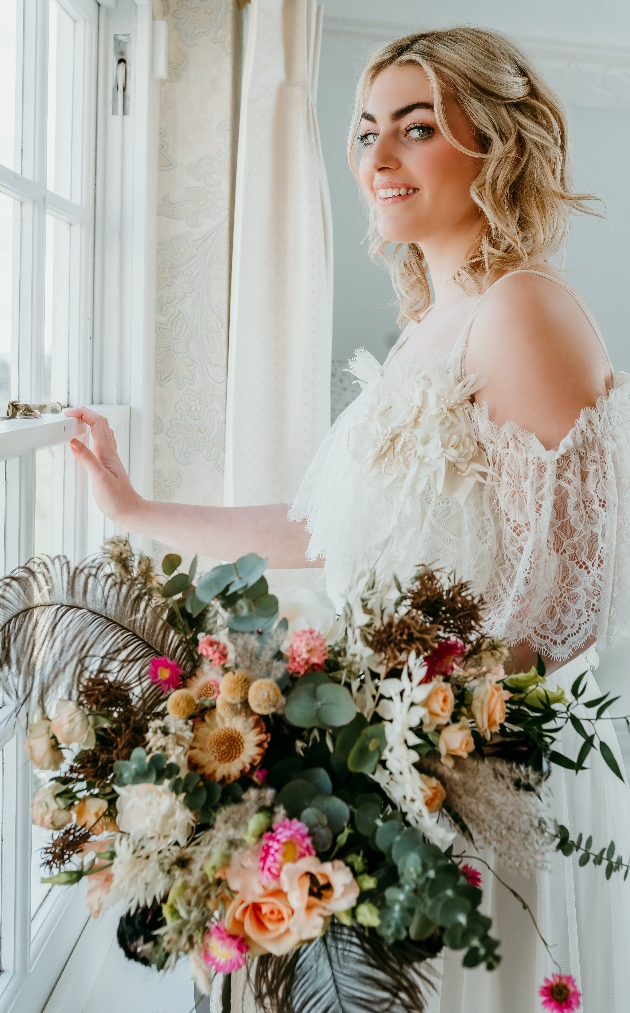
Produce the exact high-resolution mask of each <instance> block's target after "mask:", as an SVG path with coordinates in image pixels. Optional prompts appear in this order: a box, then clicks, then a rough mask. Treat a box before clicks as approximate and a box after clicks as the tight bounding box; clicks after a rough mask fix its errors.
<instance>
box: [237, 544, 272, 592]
mask: <svg viewBox="0 0 630 1013" xmlns="http://www.w3.org/2000/svg"><path fill="white" fill-rule="evenodd" d="M266 567H267V560H266V559H261V557H260V556H257V555H256V553H255V552H248V553H247V555H246V556H241V557H240V559H237V560H236V562H235V563H234V569H235V570H236V573H237V574H238V576H239V577H241V578H242V579H243V580H245V581H247V584H246V586H247V587H251V586H252V584H255V583H256V581H257V580H258V579H259V578H260V577H262V575H263V573H264V572H265V569H266Z"/></svg>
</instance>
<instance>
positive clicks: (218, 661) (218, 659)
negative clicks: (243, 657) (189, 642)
mask: <svg viewBox="0 0 630 1013" xmlns="http://www.w3.org/2000/svg"><path fill="white" fill-rule="evenodd" d="M197 650H198V651H199V653H200V654H201V655H203V657H204V658H208V659H209V660H210V661H211V662H212V664H213V665H217V666H218V665H225V664H226V663H227V661H228V657H229V652H228V645H227V644H226V643H225V642H224V641H223V640H219V639H218V638H217V637H211V636H209V635H208V634H206V636H204V637H201V639H200V641H199V644H198V645H197Z"/></svg>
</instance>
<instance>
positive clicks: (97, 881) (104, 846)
mask: <svg viewBox="0 0 630 1013" xmlns="http://www.w3.org/2000/svg"><path fill="white" fill-rule="evenodd" d="M113 847H114V840H113V838H110V839H109V840H108V841H90V843H89V844H86V846H85V847H84V848H83V849H82V850H81V855H82V856H83V857H85V856H86V855H89V854H91V853H92V852H94V854H96V857H97V861H98V856H99V854H100V853H101V852H102V851H109V850H110V849H112V850H113ZM95 867H96V868H98V866H95ZM85 878H86V879H87V894H86V898H85V903H86V904H87V906H88V910H89V912H90V914H91V915H92V918H98V916H99V915H100V913H101V911H102V909H103V901H104V900H105V898H106V896H107V894H108V893H109V891H110V890H111V886H112V882H113V879H114V874H113V872H112V868H111V866H109V865H108V866H107V867H106V868H104V869H103V870H102V871H101V872H93V873H91V875H89V876H86V877H85Z"/></svg>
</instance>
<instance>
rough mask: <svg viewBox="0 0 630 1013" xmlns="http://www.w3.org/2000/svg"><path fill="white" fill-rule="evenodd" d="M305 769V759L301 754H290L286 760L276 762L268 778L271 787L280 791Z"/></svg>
mask: <svg viewBox="0 0 630 1013" xmlns="http://www.w3.org/2000/svg"><path fill="white" fill-rule="evenodd" d="M303 769H304V760H303V759H302V757H301V756H289V757H288V758H287V759H286V760H280V762H279V763H274V765H273V767H272V768H271V770H270V771H269V777H268V778H267V780H268V783H269V786H270V788H275V789H276V791H278V790H279V789H280V788H283V787H284V785H285V784H287V782H288V781H290V780H291V779H292V778H293V777H295V775H296V774H299V773H300V771H301V770H303Z"/></svg>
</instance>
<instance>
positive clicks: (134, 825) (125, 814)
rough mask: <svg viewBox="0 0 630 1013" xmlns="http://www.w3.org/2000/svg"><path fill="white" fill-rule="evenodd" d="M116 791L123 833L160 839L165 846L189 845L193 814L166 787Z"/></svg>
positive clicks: (144, 786) (130, 787) (140, 786)
mask: <svg viewBox="0 0 630 1013" xmlns="http://www.w3.org/2000/svg"><path fill="white" fill-rule="evenodd" d="M116 791H117V792H118V796H119V797H118V802H117V809H118V826H119V827H120V829H121V830H122V831H123V833H126V834H132V835H134V836H136V837H152V838H156V839H158V840H159V841H160V842H161V843H163V844H168V843H170V842H173V841H177V842H178V844H181V845H184V844H186V841H187V840H188V838H189V836H190V831H191V830H192V827H193V825H194V819H193V815H192V813H191V811H190V809H187V808H186V806H185V805H183V803H182V802H180V801H179V799H178V798H177V796H176V795H174V794H173V792H172V791H170V789H169V788H168V787H167V786H166V785H163V784H128V785H124V786H122V787H119V788H116Z"/></svg>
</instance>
